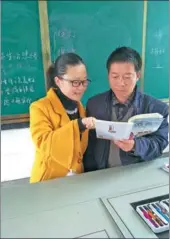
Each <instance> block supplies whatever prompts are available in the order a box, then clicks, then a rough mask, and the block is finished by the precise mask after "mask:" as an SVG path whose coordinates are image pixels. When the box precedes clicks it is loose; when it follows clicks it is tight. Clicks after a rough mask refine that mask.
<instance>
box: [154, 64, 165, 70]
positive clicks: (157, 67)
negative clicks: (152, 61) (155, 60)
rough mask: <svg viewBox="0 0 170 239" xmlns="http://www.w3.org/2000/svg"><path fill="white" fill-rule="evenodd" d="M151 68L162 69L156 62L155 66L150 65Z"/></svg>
mask: <svg viewBox="0 0 170 239" xmlns="http://www.w3.org/2000/svg"><path fill="white" fill-rule="evenodd" d="M152 68H153V69H162V68H163V66H161V65H160V64H156V65H155V66H153V67H152Z"/></svg>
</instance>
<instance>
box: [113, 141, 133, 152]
mask: <svg viewBox="0 0 170 239" xmlns="http://www.w3.org/2000/svg"><path fill="white" fill-rule="evenodd" d="M113 142H114V143H115V145H117V146H118V147H119V148H120V149H122V150H123V151H125V152H129V151H132V150H133V149H134V146H135V141H134V140H133V139H124V140H114V141H113Z"/></svg>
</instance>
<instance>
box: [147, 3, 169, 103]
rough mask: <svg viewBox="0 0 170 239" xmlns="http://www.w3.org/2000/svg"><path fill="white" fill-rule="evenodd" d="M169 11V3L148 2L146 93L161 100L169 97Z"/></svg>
mask: <svg viewBox="0 0 170 239" xmlns="http://www.w3.org/2000/svg"><path fill="white" fill-rule="evenodd" d="M168 9H169V2H168V1H148V11H147V12H148V14H147V31H146V61H145V77H144V91H145V92H146V93H148V94H151V95H153V96H154V97H157V98H160V99H161V98H168V97H169V87H168V86H169V82H168V59H169V56H168V53H169V50H168V44H169V39H168V27H169V10H168Z"/></svg>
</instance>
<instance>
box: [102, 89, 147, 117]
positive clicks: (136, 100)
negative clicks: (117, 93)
mask: <svg viewBox="0 0 170 239" xmlns="http://www.w3.org/2000/svg"><path fill="white" fill-rule="evenodd" d="M112 97H113V91H112V90H111V89H110V90H109V91H107V95H106V102H109V105H110V108H109V110H111V103H112ZM106 104H108V103H106ZM141 104H142V93H141V91H140V90H139V87H138V86H137V85H136V87H135V91H134V97H133V101H132V105H134V107H135V109H136V114H140V109H141Z"/></svg>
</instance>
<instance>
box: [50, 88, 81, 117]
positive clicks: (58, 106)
mask: <svg viewBox="0 0 170 239" xmlns="http://www.w3.org/2000/svg"><path fill="white" fill-rule="evenodd" d="M47 98H48V99H49V101H50V102H51V105H52V107H53V109H54V111H55V112H56V113H57V114H60V115H65V114H67V113H66V110H65V108H64V106H63V105H62V103H61V101H60V99H59V97H58V96H57V94H56V93H55V90H54V89H53V88H50V90H49V91H48V92H47ZM78 110H79V114H80V117H85V110H84V107H83V105H82V104H81V103H80V102H78Z"/></svg>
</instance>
